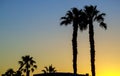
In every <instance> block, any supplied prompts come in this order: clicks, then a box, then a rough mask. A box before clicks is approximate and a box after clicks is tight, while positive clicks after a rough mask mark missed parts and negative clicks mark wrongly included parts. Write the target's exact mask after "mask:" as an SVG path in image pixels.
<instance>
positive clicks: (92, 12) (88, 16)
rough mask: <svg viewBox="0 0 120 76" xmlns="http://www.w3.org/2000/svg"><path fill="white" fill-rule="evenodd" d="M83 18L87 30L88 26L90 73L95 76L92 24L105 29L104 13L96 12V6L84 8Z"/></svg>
mask: <svg viewBox="0 0 120 76" xmlns="http://www.w3.org/2000/svg"><path fill="white" fill-rule="evenodd" d="M83 16H84V21H85V23H86V25H84V27H86V28H87V26H89V42H90V56H91V72H92V76H95V45H94V27H93V23H94V22H95V21H96V22H98V23H99V25H100V27H102V28H105V29H107V26H106V23H104V16H105V13H100V11H98V10H97V6H92V5H90V6H85V7H84V9H83Z"/></svg>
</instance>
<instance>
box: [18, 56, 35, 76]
mask: <svg viewBox="0 0 120 76" xmlns="http://www.w3.org/2000/svg"><path fill="white" fill-rule="evenodd" d="M35 63H36V62H35V61H34V60H33V57H30V56H29V55H26V56H22V61H19V64H20V68H19V71H23V72H25V73H26V76H30V75H29V74H30V71H32V72H34V69H36V68H37V65H35Z"/></svg>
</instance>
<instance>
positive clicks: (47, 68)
mask: <svg viewBox="0 0 120 76" xmlns="http://www.w3.org/2000/svg"><path fill="white" fill-rule="evenodd" d="M44 68H45V69H44V70H42V71H43V72H44V73H45V74H46V73H55V72H56V70H55V67H53V66H52V64H51V65H50V66H49V67H44Z"/></svg>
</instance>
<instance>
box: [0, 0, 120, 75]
mask: <svg viewBox="0 0 120 76" xmlns="http://www.w3.org/2000/svg"><path fill="white" fill-rule="evenodd" d="M85 5H97V9H98V10H100V11H101V12H104V13H106V16H105V22H106V23H107V26H108V29H107V30H104V29H102V28H100V27H99V26H98V24H96V23H95V24H94V25H95V27H94V29H95V49H96V62H95V64H96V74H97V75H96V76H120V0H0V75H1V74H3V73H5V71H6V70H7V69H9V68H13V69H14V70H15V71H16V70H17V69H18V68H19V64H18V61H19V60H21V56H25V55H30V56H32V57H33V59H34V60H35V61H36V62H37V65H38V68H37V70H35V72H34V74H37V73H42V72H41V70H42V69H44V66H49V65H50V64H52V65H53V66H54V67H56V70H57V71H58V72H73V69H72V45H71V39H72V26H71V25H69V26H67V27H66V26H60V17H62V16H64V15H65V14H66V12H67V11H68V10H70V9H71V8H73V7H77V8H78V9H82V8H83V7H84V6H85ZM78 35H79V36H78V62H77V64H78V73H80V74H85V73H89V74H90V75H91V69H90V52H89V49H90V48H89V38H88V30H86V31H83V32H81V31H79V32H78Z"/></svg>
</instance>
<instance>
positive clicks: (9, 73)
mask: <svg viewBox="0 0 120 76" xmlns="http://www.w3.org/2000/svg"><path fill="white" fill-rule="evenodd" d="M15 74H16V73H15V71H14V70H13V69H12V68H10V69H8V70H7V71H6V72H5V74H2V76H15Z"/></svg>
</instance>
